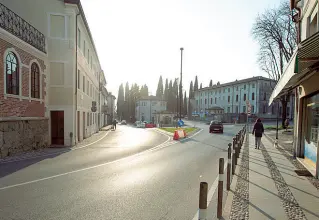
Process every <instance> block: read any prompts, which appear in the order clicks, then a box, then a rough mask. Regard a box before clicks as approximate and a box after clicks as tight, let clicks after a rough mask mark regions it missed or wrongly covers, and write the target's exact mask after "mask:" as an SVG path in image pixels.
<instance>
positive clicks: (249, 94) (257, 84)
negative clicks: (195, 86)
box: [193, 76, 293, 121]
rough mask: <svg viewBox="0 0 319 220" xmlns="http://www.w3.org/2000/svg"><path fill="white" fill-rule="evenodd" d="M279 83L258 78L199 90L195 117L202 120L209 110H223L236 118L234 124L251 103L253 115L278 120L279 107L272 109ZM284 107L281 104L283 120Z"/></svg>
mask: <svg viewBox="0 0 319 220" xmlns="http://www.w3.org/2000/svg"><path fill="white" fill-rule="evenodd" d="M275 85H276V82H275V81H274V80H271V79H268V78H265V77H262V76H258V77H251V78H247V79H242V80H235V81H233V82H229V83H224V84H219V83H218V84H215V85H213V86H212V87H205V88H202V89H199V90H198V91H195V94H194V96H195V98H194V99H195V107H193V114H194V115H200V116H201V117H203V116H205V115H207V114H208V109H211V108H214V107H220V108H222V109H224V113H225V115H229V116H232V117H230V118H229V120H230V121H233V119H235V118H237V117H241V116H240V115H243V114H246V113H247V111H248V108H247V101H249V103H250V105H251V115H252V116H257V117H260V118H263V119H270V120H271V119H276V117H277V105H276V104H272V105H270V106H268V101H269V97H270V95H271V92H272V90H273V88H274V87H275ZM292 100H293V96H290V99H289V100H288V105H287V117H288V118H292V117H293V101H292ZM281 112H282V107H281V103H279V117H281Z"/></svg>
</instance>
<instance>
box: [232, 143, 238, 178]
mask: <svg viewBox="0 0 319 220" xmlns="http://www.w3.org/2000/svg"><path fill="white" fill-rule="evenodd" d="M235 145H236V138H235V137H233V156H232V175H235V169H236V167H235V165H237V158H236V154H235Z"/></svg>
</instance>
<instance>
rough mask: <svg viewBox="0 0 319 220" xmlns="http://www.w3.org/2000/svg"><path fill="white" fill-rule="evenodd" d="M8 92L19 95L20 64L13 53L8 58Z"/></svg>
mask: <svg viewBox="0 0 319 220" xmlns="http://www.w3.org/2000/svg"><path fill="white" fill-rule="evenodd" d="M6 90H7V94H13V95H19V63H18V59H17V56H16V55H15V54H14V53H13V52H11V51H10V52H9V53H8V54H7V56H6Z"/></svg>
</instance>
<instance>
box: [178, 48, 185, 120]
mask: <svg viewBox="0 0 319 220" xmlns="http://www.w3.org/2000/svg"><path fill="white" fill-rule="evenodd" d="M180 50H181V80H180V82H179V99H180V100H179V103H180V104H179V120H182V102H183V87H182V83H183V50H184V48H183V47H181V48H180Z"/></svg>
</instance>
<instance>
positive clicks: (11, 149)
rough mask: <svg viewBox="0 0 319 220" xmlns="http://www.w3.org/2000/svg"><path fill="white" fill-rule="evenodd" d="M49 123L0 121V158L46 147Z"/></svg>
mask: <svg viewBox="0 0 319 220" xmlns="http://www.w3.org/2000/svg"><path fill="white" fill-rule="evenodd" d="M48 137H49V121H48V119H46V118H43V119H36V120H35V119H30V120H10V121H0V158H4V157H6V156H12V155H15V154H17V153H19V152H27V151H32V150H37V149H40V148H45V147H47V146H48Z"/></svg>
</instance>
